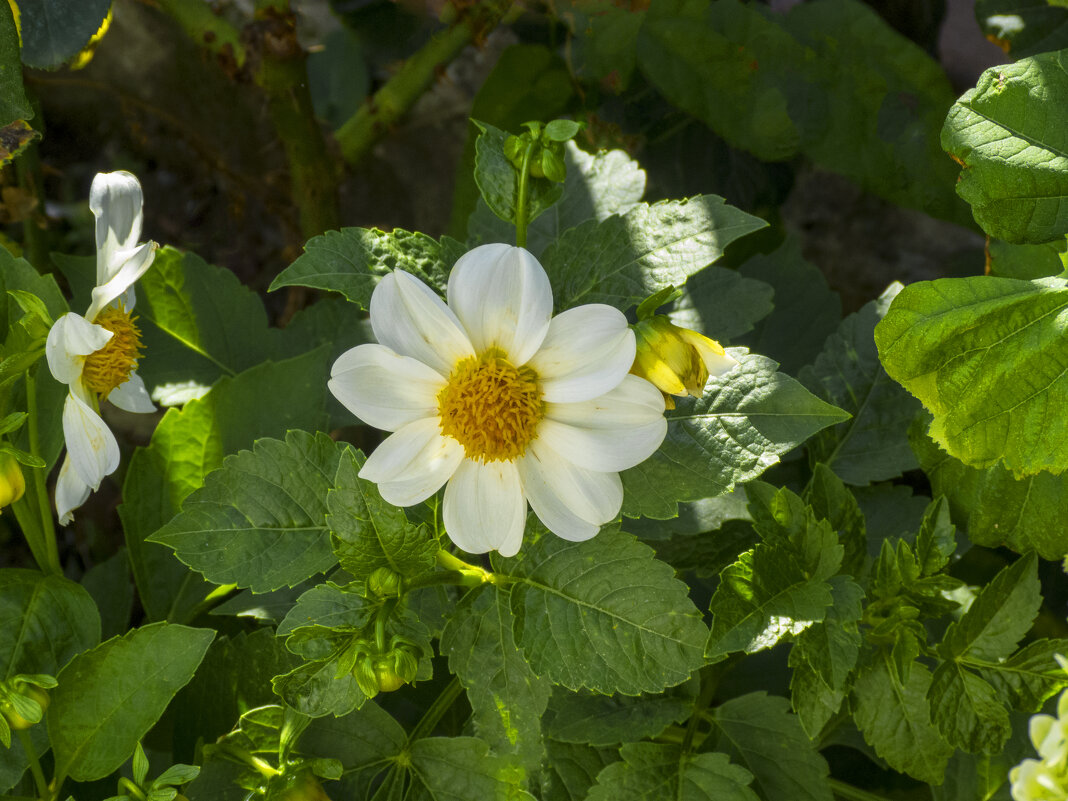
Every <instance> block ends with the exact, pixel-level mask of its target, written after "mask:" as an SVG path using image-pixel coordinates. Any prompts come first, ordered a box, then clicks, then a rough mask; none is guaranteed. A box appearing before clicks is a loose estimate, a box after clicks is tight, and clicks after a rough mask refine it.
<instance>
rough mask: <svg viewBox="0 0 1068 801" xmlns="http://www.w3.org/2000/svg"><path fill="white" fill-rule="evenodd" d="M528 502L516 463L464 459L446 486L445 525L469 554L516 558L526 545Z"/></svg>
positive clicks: (458, 544)
mask: <svg viewBox="0 0 1068 801" xmlns="http://www.w3.org/2000/svg"><path fill="white" fill-rule="evenodd" d="M526 517H527V501H526V498H524V497H523V489H522V486H521V484H520V482H519V470H518V468H517V467H516V465H515V462H488V463H486V464H482V463H481V462H476V461H474V460H472V459H464V460H463V462H462V463H461V464H460V467H459V468H458V469H457V470H456V473H455V474H454V475H453V477H452V478H451V479H449V483H448V485H447V486H446V487H445V503H444V508H443V509H442V522H443V523H444V524H445V531H446V533H448V535H449V538H450V539H451V540H452V541H453V542H455V543H456V545H457V547H459V548H461V549H463V550H465V551H467V552H468V553H486V552H487V551H499V552H500V554H501V556H515V555H516V554H517V553H518V552H519V546H520V545H522V544H523V527H524V526H525V524H526Z"/></svg>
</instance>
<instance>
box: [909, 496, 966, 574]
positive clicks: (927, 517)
mask: <svg viewBox="0 0 1068 801" xmlns="http://www.w3.org/2000/svg"><path fill="white" fill-rule="evenodd" d="M955 532H956V529H955V528H954V526H953V523H952V522H951V521H950V517H949V503H948V502H947V501H946V499H945V498H944V497H942V496H939V497H937V498H935V500H933V501H931V504H930V506H928V507H927V511H926V512H924V514H923V522H922V523H921V524H920V531H919V533H918V534H917V535H916V562H917V563H918V564H919V566H920V574H921V575H924V576H933V575H934V574H935V573H937V572H938V571H940V570H941V569H942V568H944V567H945V566H946V565H948V564H949V558H950V557H951V556H952V555H953V552H954V551H956V550H957V538H956V534H955Z"/></svg>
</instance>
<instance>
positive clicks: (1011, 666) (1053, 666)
mask: <svg viewBox="0 0 1068 801" xmlns="http://www.w3.org/2000/svg"><path fill="white" fill-rule="evenodd" d="M1066 653H1068V640H1036V641H1035V642H1032V643H1029V644H1028V645H1026V646H1025V647H1023V648H1021V649H1020V650H1019V651H1017V652H1016V653H1014V654H1013V655H1012V656H1011V657H1009V658H1008V659H1005V660H1001V661H998V662H984V661H981V660H978V659H973V658H971V657H965V658H964V659H962V660H961V662H962V663H963V664H965V665H967V666H968V667H970V668H974V669H976V670H978V671H979V675H980V676H982V677H983V678H984V679H986V680H987V681H988V682H989V683H990V684H991V685H992V686H993V687H994V689H995V690H997V693H998V697H999V698H1001V699H1003V701H1005V702H1008V703H1009V704H1010V705H1011V706H1012V708H1013V709H1017V710H1020V711H1021V712H1037V711H1038V710H1039V709H1041V708H1042V705H1043V704H1044V703H1045V701H1046V699H1047V698H1050V697H1052V696H1053V695H1055V694H1056V693H1057V692H1058V691H1060V690H1063V689H1065V688H1068V676H1065V673H1064V670H1063V669H1062V668H1061V667H1060V665H1059V664H1057V662H1056V660H1055V659H1054V656H1055V655H1056V654H1060V655H1061V656H1064V655H1065V654H1066Z"/></svg>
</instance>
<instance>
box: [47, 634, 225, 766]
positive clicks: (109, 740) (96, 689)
mask: <svg viewBox="0 0 1068 801" xmlns="http://www.w3.org/2000/svg"><path fill="white" fill-rule="evenodd" d="M214 636H215V632H213V631H211V630H209V629H193V628H188V627H187V626H177V625H174V624H170V623H153V624H151V625H148V626H143V627H142V628H139V629H134V630H132V631H130V632H128V633H127V634H126V635H125V636H123V637H116V638H114V639H111V640H108V641H107V642H105V643H103V644H102V645H99V646H97V647H96V648H94V649H93V650H91V651H88V652H86V653H84V654H80V655H79V656H77V657H75V658H74V659H73V660H72V661H71V662H70V664H68V665H67V667H65V668H64V669H63V670H62V671H60V674H59V676H58V677H57V678H58V679H59V686H58V687H57V688H56V689H55V690H54V691H53V693H52V703H51V705H50V706H49V707H48V713H47V718H48V731H49V734H50V735H51V737H52V749H53V751H54V752H55V755H56V774H57V775H58V776H70V777H71V778H72V779H74V780H76V781H93V780H95V779H102V778H103V777H105V776H107V775H108V774H109V773H111V772H112V771H114V770H116V769H118V767H119V766H120V765H122V763H123V762H125V761H126V760H127V759H129V757H130V754H132V753H133V750H134V746H135V745H136V744H137V741H138V740H140V739H141V738H142V737H144V736H145V734H146V733H147V732H148V730H149V729H150V728H151V727H152V726H153V725H154V724H155V723H156V721H157V720H158V719H159V717H160V715H162V714H163V710H164V709H165V708H166V707H167V704H168V703H170V700H171V698H172V697H174V694H175V693H176V692H177V691H178V690H179V689H180V688H181V687H183V686H184V685H185V684H186V683H187V682H188V681H189V680H190V679H191V678H192V677H193V672H194V671H195V670H196V669H197V666H198V665H199V664H200V661H201V660H202V659H203V658H204V653H205V652H206V651H207V650H208V645H209V644H210V643H211V640H212V638H213V637H214ZM146 665H148V666H151V670H146V669H145V667H146Z"/></svg>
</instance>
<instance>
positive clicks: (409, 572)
mask: <svg viewBox="0 0 1068 801" xmlns="http://www.w3.org/2000/svg"><path fill="white" fill-rule="evenodd" d="M365 461H366V457H364V455H363V454H362V453H361V452H359V451H347V452H346V453H345V454H343V455H342V457H341V461H340V463H339V465H338V470H337V475H336V476H335V477H334V481H333V487H332V488H331V489H330V491H329V493H328V494H327V496H326V507H327V509H328V510H329V511H328V513H327V515H326V525H327V528H329V529H330V534H331V542H332V544H333V548H334V553H335V554H336V555H337V558H338V560H339V561H340V563H341V567H342V568H343V569H344V570H345V571H347V572H348V573H349V574H350V575H352V577H353V578H355V579H365V578H367V577H368V576H369V575H371V573H373V572H374V571H375V570H377V569H378V568H380V567H384V568H388V569H390V570H392V571H393V572H395V573H398V574H400V575H401V576H404V577H411V576H416V575H418V574H420V573H424V572H426V571H427V570H429V569H431V568H432V567H433V566H434V559H435V557H436V556H437V552H438V543H437V540H436V539H435V537H434V536H433V534H432V533H431V532H430V530H429V529H428V528H427V527H426V526H425V525H418V526H417V525H414V524H412V523H410V522H408V518H407V517H405V514H404V510H403V509H400V508H398V507H396V506H393V505H392V504H389V503H386V502H385V501H384V500H383V499H382V496H381V494H379V492H378V488H377V487H376V486H375V485H374V484H373V483H372V482H370V481H365V480H364V479H362V478H360V477H359V475H358V474H359V471H360V468H361V467H363V464H364V462H365Z"/></svg>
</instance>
